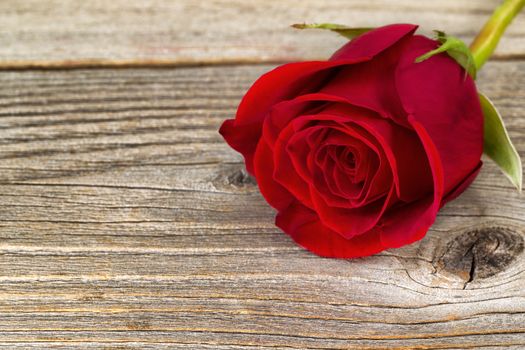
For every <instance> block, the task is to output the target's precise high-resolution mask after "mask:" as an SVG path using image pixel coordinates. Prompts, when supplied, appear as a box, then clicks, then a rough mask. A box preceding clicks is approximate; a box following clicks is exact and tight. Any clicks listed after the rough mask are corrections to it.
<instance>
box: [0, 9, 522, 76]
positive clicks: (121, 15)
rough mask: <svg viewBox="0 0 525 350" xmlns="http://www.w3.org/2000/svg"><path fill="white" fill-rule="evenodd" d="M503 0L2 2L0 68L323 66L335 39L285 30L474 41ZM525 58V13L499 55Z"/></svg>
mask: <svg viewBox="0 0 525 350" xmlns="http://www.w3.org/2000/svg"><path fill="white" fill-rule="evenodd" d="M499 3H500V0H463V1H458V0H442V1H439V2H435V1H420V0H402V1H395V2H392V1H389V0H370V1H361V0H332V1H322V0H286V1H282V0H257V1H249V2H247V1H242V0H227V1H226V0H210V1H194V0H176V1H173V0H151V1H141V0H112V1H80V0H72V1H60V0H49V1H39V0H22V1H20V0H4V1H2V2H0V45H1V47H2V50H0V67H27V66H45V67H49V66H51V67H55V66H64V65H66V66H86V65H87V66H89V65H117V66H118V65H173V64H183V63H190V64H191V63H199V62H206V63H214V62H215V63H217V62H219V63H223V62H261V61H264V62H276V61H279V62H281V61H294V60H308V59H325V58H327V57H329V56H330V54H331V53H332V52H333V51H334V50H335V49H336V48H337V47H339V46H340V45H341V44H342V43H344V39H342V38H339V37H338V36H337V35H334V34H329V33H324V32H322V31H310V32H308V33H305V32H301V31H298V30H293V29H291V28H289V27H288V26H289V25H290V24H292V23H301V22H336V23H337V22H338V23H344V24H349V25H352V26H379V25H383V24H389V23H419V24H421V25H422V28H421V30H422V32H423V33H427V34H428V33H430V32H431V30H433V29H441V30H446V31H448V32H450V33H451V34H454V35H457V36H459V37H461V38H463V39H465V40H471V39H472V38H473V37H474V35H475V34H476V33H477V31H478V30H479V28H480V27H481V26H482V24H483V23H484V22H485V20H486V19H487V18H488V16H489V15H490V13H491V11H492V10H493V9H494V8H495V7H496V6H497V5H498V4H499ZM524 55H525V16H520V17H518V18H517V19H516V21H515V23H514V24H513V25H512V26H511V27H510V28H509V29H508V32H507V34H506V35H505V38H504V39H503V40H502V42H501V44H500V46H499V48H498V50H497V52H496V57H499V58H508V57H523V56H524Z"/></svg>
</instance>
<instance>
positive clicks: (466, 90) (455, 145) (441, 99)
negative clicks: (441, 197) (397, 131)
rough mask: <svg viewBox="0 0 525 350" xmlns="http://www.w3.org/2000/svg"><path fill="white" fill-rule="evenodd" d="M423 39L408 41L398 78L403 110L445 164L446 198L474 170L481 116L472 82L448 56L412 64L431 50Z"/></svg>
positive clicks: (479, 148)
mask: <svg viewBox="0 0 525 350" xmlns="http://www.w3.org/2000/svg"><path fill="white" fill-rule="evenodd" d="M435 46H436V42H435V41H433V40H430V39H428V38H425V37H422V36H414V37H412V38H411V39H410V44H409V46H408V48H407V52H406V53H405V55H403V57H402V59H401V61H400V63H399V66H398V69H397V74H396V83H397V87H398V92H399V96H400V98H401V101H402V103H403V106H404V108H405V110H406V111H407V112H408V113H409V114H410V115H412V116H413V117H414V119H415V120H416V121H417V122H418V123H420V124H421V126H422V127H423V128H424V129H425V130H426V132H427V133H428V135H429V137H430V139H431V140H432V142H433V143H434V145H435V147H436V149H437V152H438V153H439V157H440V159H441V162H442V164H443V172H444V181H445V194H447V193H449V192H450V191H452V190H453V189H454V188H456V186H457V185H458V184H459V183H461V182H463V180H464V179H465V178H466V177H468V176H469V175H470V174H471V173H472V171H473V170H474V169H475V168H476V167H477V166H478V164H479V161H480V157H481V153H482V151H483V114H482V112H481V107H480V104H479V99H478V95H477V92H476V87H475V85H474V82H473V81H472V79H471V78H470V77H469V76H466V75H465V72H464V70H463V69H462V68H461V67H460V66H459V65H458V64H457V63H456V62H455V61H454V60H453V59H452V58H451V57H449V56H448V55H446V54H441V55H437V56H434V57H432V58H430V59H428V60H426V61H424V62H421V63H414V60H415V59H416V57H418V56H419V55H421V54H423V53H425V52H428V51H430V50H432V49H434V48H435Z"/></svg>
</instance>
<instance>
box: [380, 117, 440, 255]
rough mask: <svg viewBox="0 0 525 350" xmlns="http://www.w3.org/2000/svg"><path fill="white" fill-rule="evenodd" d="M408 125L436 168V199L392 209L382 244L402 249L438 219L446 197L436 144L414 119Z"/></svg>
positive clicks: (411, 118)
mask: <svg viewBox="0 0 525 350" xmlns="http://www.w3.org/2000/svg"><path fill="white" fill-rule="evenodd" d="M408 122H409V123H410V124H411V125H412V126H413V127H414V130H415V131H416V132H417V133H418V135H419V137H420V139H421V142H422V143H423V146H424V147H425V151H426V153H427V155H428V161H429V164H430V166H431V169H432V175H433V181H434V193H433V196H428V197H426V198H423V199H420V200H419V201H416V202H412V203H410V204H408V205H405V206H401V207H399V208H397V209H396V210H389V212H388V214H387V215H385V217H384V218H383V221H382V225H381V242H382V244H383V245H384V246H386V247H392V248H394V247H400V246H402V245H405V244H409V243H412V242H415V241H417V240H419V239H421V238H423V236H424V235H425V233H426V232H427V231H428V229H429V228H430V226H431V225H432V224H433V223H434V220H435V219H436V216H437V213H438V210H439V208H440V203H441V200H442V198H443V194H444V177H443V175H444V173H443V164H442V162H441V158H440V155H439V152H438V150H437V147H436V145H435V144H434V142H433V140H432V138H431V137H430V135H429V134H428V132H427V130H426V129H425V128H424V126H423V125H422V124H421V123H420V122H419V121H417V120H416V119H415V118H414V117H412V116H409V117H408Z"/></svg>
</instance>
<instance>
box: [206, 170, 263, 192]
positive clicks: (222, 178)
mask: <svg viewBox="0 0 525 350" xmlns="http://www.w3.org/2000/svg"><path fill="white" fill-rule="evenodd" d="M213 184H214V186H215V187H216V188H219V189H227V188H229V189H231V188H232V187H234V188H235V189H237V190H242V191H251V190H255V188H256V186H257V182H256V181H255V179H254V178H253V177H252V176H251V175H250V174H248V172H247V171H246V170H245V169H244V168H238V165H237V166H236V167H235V168H228V169H224V170H223V171H221V173H220V174H219V175H218V176H217V177H216V178H215V179H214V180H213Z"/></svg>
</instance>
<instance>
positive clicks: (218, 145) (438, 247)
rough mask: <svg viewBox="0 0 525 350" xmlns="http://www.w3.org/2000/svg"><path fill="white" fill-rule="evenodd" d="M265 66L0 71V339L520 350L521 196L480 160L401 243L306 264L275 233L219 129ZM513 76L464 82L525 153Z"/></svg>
mask: <svg viewBox="0 0 525 350" xmlns="http://www.w3.org/2000/svg"><path fill="white" fill-rule="evenodd" d="M270 68H272V67H271V66H268V65H257V66H250V65H248V66H222V67H221V66H218V67H201V68H177V69H136V70H129V69H126V70H111V69H100V70H72V71H12V72H7V71H4V72H2V73H0V184H1V186H0V346H5V347H9V348H13V349H31V348H42V347H45V348H49V349H78V348H84V349H92V348H103V347H105V348H107V349H116V348H123V347H124V348H126V349H153V348H155V349H168V348H169V349H194V348H196V347H197V346H198V348H202V349H270V348H272V349H290V348H293V349H329V348H330V349H349V348H351V349H367V348H370V349H381V348H384V349H391V348H405V349H406V348H420V349H444V348H484V347H485V348H493V347H496V346H504V347H508V348H509V349H512V348H515V349H518V348H522V347H523V346H525V326H524V325H525V274H524V270H525V257H524V254H522V253H521V251H520V249H518V248H519V244H520V242H521V244H522V242H523V235H524V234H525V227H524V222H525V215H524V210H525V199H524V197H523V195H520V194H518V193H516V192H515V191H514V190H513V189H512V187H511V186H510V185H509V184H508V183H507V181H506V180H505V179H504V178H503V177H502V176H501V174H500V173H499V172H498V170H497V169H496V168H495V166H494V165H492V164H491V163H490V162H487V163H486V165H485V166H484V168H483V171H482V173H481V175H480V177H479V178H478V179H477V180H476V182H475V183H474V184H473V185H472V186H471V188H470V189H469V190H468V191H467V192H466V193H465V194H464V195H463V196H462V197H461V198H460V199H458V200H456V201H454V202H452V203H450V204H449V205H447V206H446V207H445V208H444V210H443V211H442V213H441V214H440V216H439V218H438V220H437V222H436V224H435V225H434V226H433V228H432V230H431V232H430V233H429V234H428V236H427V237H426V238H425V239H424V240H422V241H421V242H419V243H417V244H414V245H411V246H408V247H404V248H401V249H396V250H390V251H387V252H384V253H382V254H379V255H377V256H374V257H370V258H366V259H359V260H352V261H344V260H331V259H321V258H318V257H316V256H314V255H312V254H310V253H308V252H306V251H303V250H301V249H300V248H298V247H296V246H295V245H294V244H293V242H292V241H291V240H290V239H289V238H288V237H287V236H286V235H284V234H282V233H280V232H279V230H278V229H276V228H275V227H274V226H273V216H274V213H273V210H272V209H271V208H269V207H268V205H267V204H266V203H265V202H264V201H263V199H262V198H261V196H260V194H259V192H258V190H257V187H256V185H255V184H254V182H253V180H252V179H250V178H249V177H248V176H246V174H245V173H244V172H243V170H242V169H243V165H242V162H241V158H240V156H239V155H238V154H236V153H235V152H234V151H232V150H231V149H229V148H228V147H227V146H226V145H225V144H224V142H223V141H222V140H221V138H220V136H219V135H218V133H217V128H218V127H219V125H220V123H221V121H222V120H223V119H225V118H229V117H231V116H232V115H233V114H234V112H235V108H236V105H237V103H238V101H239V99H240V97H241V96H242V94H243V92H244V91H245V89H246V88H247V87H248V86H249V84H250V83H251V82H252V81H253V80H254V79H255V78H256V77H257V76H259V75H260V74H261V73H263V72H264V71H267V70H268V69H270ZM524 72H525V61H515V62H493V63H490V64H489V65H488V66H487V67H486V70H484V71H483V72H482V74H481V76H480V79H479V83H480V86H481V89H483V90H484V91H485V92H486V93H487V94H488V95H489V96H491V97H493V99H494V101H495V103H496V104H497V105H498V107H499V108H500V109H501V111H502V113H503V115H504V116H505V118H506V122H507V125H508V126H509V129H510V133H511V135H512V137H513V139H514V141H515V143H516V146H517V147H518V149H519V150H520V151H521V153H522V154H525V122H524V120H525V119H524V117H525V115H524V112H523V111H524V110H525V109H524V107H525V102H524V101H525V99H524V98H523V97H525V91H524V90H523V86H524V84H525V73H524ZM494 244H496V245H494ZM491 247H492V248H491ZM494 247H496V248H494ZM516 247H518V248H516ZM521 247H522V246H521ZM469 254H470V255H469ZM473 254H474V255H473ZM474 259H476V260H474ZM491 274H492V275H491Z"/></svg>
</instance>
